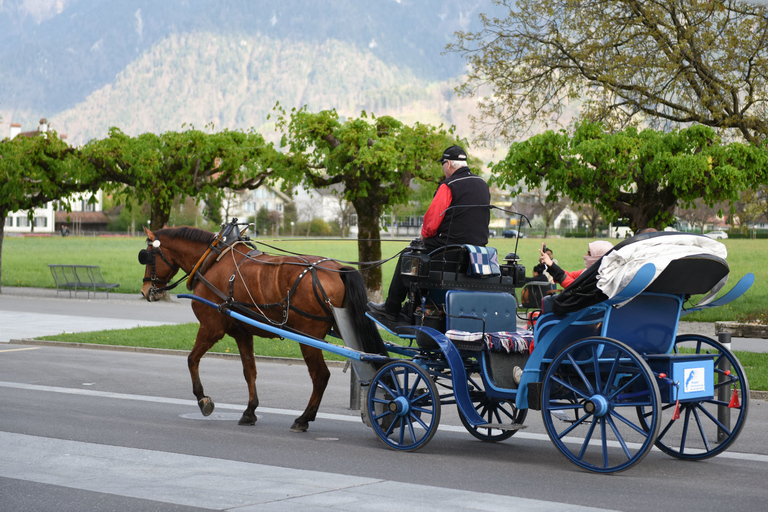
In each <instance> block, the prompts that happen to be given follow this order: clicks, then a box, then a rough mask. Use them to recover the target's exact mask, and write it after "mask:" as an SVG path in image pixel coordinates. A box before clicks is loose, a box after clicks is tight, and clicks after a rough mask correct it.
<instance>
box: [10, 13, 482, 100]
mask: <svg viewBox="0 0 768 512" xmlns="http://www.w3.org/2000/svg"><path fill="white" fill-rule="evenodd" d="M487 4H488V2H483V1H482V0H332V1H329V2H315V1H311V0H282V1H281V2H279V3H278V2H272V1H265V0H163V1H160V2H157V1H154V0H124V1H120V2H115V1H113V0H0V104H2V107H0V108H3V109H4V110H6V111H7V110H30V109H31V110H36V111H38V112H58V111H61V110H65V109H67V108H72V107H73V106H74V105H77V104H79V103H80V102H82V101H84V100H85V99H86V98H87V97H88V96H89V95H90V94H91V93H93V92H94V91H96V90H99V89H101V88H103V87H105V86H107V85H109V84H111V83H113V82H114V80H115V78H116V77H117V75H118V74H119V73H121V72H122V71H123V70H124V69H125V68H126V67H127V66H128V65H129V64H130V63H132V62H134V61H135V60H136V59H138V58H140V57H141V56H142V55H144V54H145V53H147V52H149V51H151V50H152V48H154V47H155V46H156V45H158V44H160V43H162V42H163V41H166V40H168V39H169V38H182V37H185V35H187V34H197V33H204V34H218V35H220V36H222V37H239V36H242V37H245V38H258V37H266V38H269V39H270V40H274V41H280V42H281V44H284V43H286V42H291V43H298V44H302V45H310V46H312V45H321V44H323V43H325V42H326V41H330V40H334V41H339V42H341V43H346V44H348V45H350V46H352V47H354V48H357V49H358V50H360V51H364V50H365V51H367V52H369V53H370V54H371V55H372V56H373V57H376V58H378V59H380V60H381V61H382V62H384V63H386V64H387V65H389V66H394V67H396V68H398V69H406V68H407V69H409V70H410V72H411V73H413V75H414V76H416V77H419V78H421V79H425V80H445V79H448V78H453V77H457V76H459V75H460V74H461V73H462V70H463V67H464V63H463V61H462V59H461V57H460V56H458V55H454V54H449V55H441V52H442V51H443V49H444V48H445V45H446V44H447V43H448V42H450V41H451V39H452V37H453V33H454V32H455V31H456V30H463V29H472V28H477V25H478V21H477V18H478V13H479V12H480V9H481V7H482V8H485V9H487V7H488V5H487Z"/></svg>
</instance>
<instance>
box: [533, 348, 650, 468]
mask: <svg viewBox="0 0 768 512" xmlns="http://www.w3.org/2000/svg"><path fill="white" fill-rule="evenodd" d="M638 407H643V408H644V409H645V410H646V411H648V415H647V416H646V417H645V418H644V420H638V419H636V418H637V416H636V414H635V412H636V410H637V408H638ZM541 413H542V417H543V419H544V425H545V426H546V429H547V433H548V434H549V437H550V439H552V442H553V443H555V446H557V448H558V449H559V450H560V452H562V454H563V455H565V456H566V457H567V458H568V460H570V461H571V462H573V463H574V464H576V465H577V466H580V467H581V468H584V469H587V470H589V471H594V472H596V473H613V472H616V471H622V470H625V469H627V468H630V467H632V466H633V465H635V464H637V463H638V462H640V461H641V460H642V459H643V458H644V457H645V456H646V454H647V453H648V451H650V449H651V448H653V444H654V442H655V440H656V435H657V433H658V431H659V424H660V418H661V402H660V399H659V387H658V385H657V384H656V379H655V377H654V375H653V372H652V371H651V369H650V368H649V367H648V365H647V363H646V362H645V361H644V360H643V359H642V357H640V355H639V354H638V353H637V352H635V351H634V350H633V349H632V348H630V347H629V346H627V345H626V344H624V343H622V342H620V341H616V340H613V339H609V338H600V337H594V338H585V339H583V340H580V341H577V342H575V343H573V344H571V345H569V346H567V347H565V348H564V349H563V350H562V351H561V352H560V353H559V354H558V355H557V357H555V359H554V360H553V361H552V363H551V364H550V365H549V368H548V369H547V372H546V375H545V377H544V382H543V385H542V392H541Z"/></svg>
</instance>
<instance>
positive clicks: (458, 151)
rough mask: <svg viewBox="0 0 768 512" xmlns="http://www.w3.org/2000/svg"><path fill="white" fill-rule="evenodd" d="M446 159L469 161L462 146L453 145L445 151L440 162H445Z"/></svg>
mask: <svg viewBox="0 0 768 512" xmlns="http://www.w3.org/2000/svg"><path fill="white" fill-rule="evenodd" d="M446 160H463V161H465V162H466V161H467V153H466V151H464V149H462V148H461V146H451V147H449V148H447V149H446V150H445V151H443V156H441V157H440V158H439V159H438V162H440V163H441V164H442V163H445V161H446Z"/></svg>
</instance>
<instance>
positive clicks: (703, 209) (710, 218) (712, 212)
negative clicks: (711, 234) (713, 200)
mask: <svg viewBox="0 0 768 512" xmlns="http://www.w3.org/2000/svg"><path fill="white" fill-rule="evenodd" d="M723 207H724V205H721V204H712V205H708V204H706V203H705V202H704V201H702V200H701V199H696V200H695V201H693V204H691V205H689V206H688V207H686V208H679V209H678V210H677V217H678V218H679V219H680V220H684V221H685V222H687V223H688V224H690V225H691V226H693V227H694V228H698V229H699V231H700V232H701V233H704V228H706V226H707V224H714V222H715V219H716V217H717V216H718V213H719V212H722V211H723Z"/></svg>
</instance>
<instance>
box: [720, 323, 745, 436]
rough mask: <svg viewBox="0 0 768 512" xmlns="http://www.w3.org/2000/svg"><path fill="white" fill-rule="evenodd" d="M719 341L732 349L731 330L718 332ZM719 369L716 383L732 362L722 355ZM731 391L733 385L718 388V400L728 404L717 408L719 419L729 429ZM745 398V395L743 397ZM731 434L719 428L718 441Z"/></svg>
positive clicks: (729, 368)
mask: <svg viewBox="0 0 768 512" xmlns="http://www.w3.org/2000/svg"><path fill="white" fill-rule="evenodd" d="M717 341H719V342H720V343H721V344H722V345H723V346H724V347H725V348H726V349H728V350H729V351H730V350H731V333H729V332H719V333H717ZM717 369H718V370H721V372H720V373H715V375H719V377H718V382H717V383H715V384H718V383H720V379H721V378H723V377H724V376H725V374H726V372H729V371H730V370H731V363H730V361H729V360H728V358H727V357H722V358H721V359H720V364H718V366H717ZM730 391H731V386H720V387H719V388H718V390H717V400H718V401H720V402H725V404H726V405H720V406H718V408H717V420H718V421H719V422H720V423H721V424H722V425H723V427H725V428H727V429H728V430H730V429H731V411H730V409H728V405H727V404H728V403H729V402H730V398H731V397H730V396H728V395H729V392H730ZM741 399H742V400H743V399H744V397H741ZM728 437H729V436H727V435H726V433H725V432H723V430H722V429H720V428H718V429H717V442H718V443H721V442H723V441H725V440H726V439H727V438H728Z"/></svg>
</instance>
